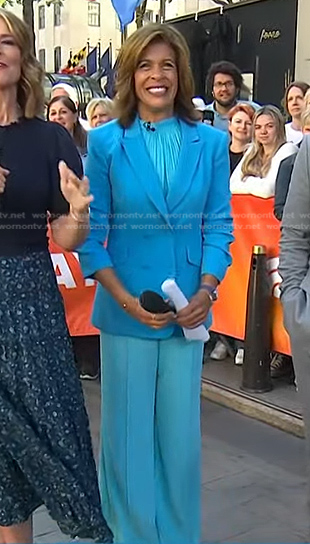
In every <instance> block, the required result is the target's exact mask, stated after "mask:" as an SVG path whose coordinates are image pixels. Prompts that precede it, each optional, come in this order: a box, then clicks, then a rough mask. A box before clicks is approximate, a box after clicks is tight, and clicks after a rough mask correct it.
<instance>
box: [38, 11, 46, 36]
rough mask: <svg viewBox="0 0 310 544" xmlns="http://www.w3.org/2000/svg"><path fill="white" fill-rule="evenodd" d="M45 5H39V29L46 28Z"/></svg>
mask: <svg viewBox="0 0 310 544" xmlns="http://www.w3.org/2000/svg"><path fill="white" fill-rule="evenodd" d="M45 23H46V21H45V6H39V7H38V27H39V30H43V29H44V28H45Z"/></svg>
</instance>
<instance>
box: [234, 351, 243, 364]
mask: <svg viewBox="0 0 310 544" xmlns="http://www.w3.org/2000/svg"><path fill="white" fill-rule="evenodd" d="M243 358H244V348H239V349H238V351H237V353H236V356H235V365H243Z"/></svg>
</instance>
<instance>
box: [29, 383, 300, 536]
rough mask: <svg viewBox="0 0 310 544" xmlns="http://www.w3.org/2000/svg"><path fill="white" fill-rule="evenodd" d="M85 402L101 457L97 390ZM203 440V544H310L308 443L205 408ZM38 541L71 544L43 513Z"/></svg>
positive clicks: (90, 388) (89, 386) (90, 387)
mask: <svg viewBox="0 0 310 544" xmlns="http://www.w3.org/2000/svg"><path fill="white" fill-rule="evenodd" d="M85 394H86V398H87V406H88V409H89V413H90V418H91V426H92V433H93V439H94V447H95V451H96V452H97V451H98V427H99V385H98V384H97V383H85ZM202 434H203V481H202V499H203V508H202V541H203V542H204V543H208V544H211V543H215V542H238V543H248V544H252V543H253V544H254V543H257V542H260V543H261V544H264V543H279V542H281V543H283V544H284V543H295V542H310V538H309V536H310V534H309V535H308V518H309V517H310V516H309V515H308V514H307V511H306V483H305V478H304V475H305V466H304V455H305V452H304V449H305V443H304V441H303V440H301V439H299V438H295V437H293V436H291V435H288V434H285V433H283V432H281V431H278V430H276V429H274V428H272V427H268V426H267V425H265V424H263V423H259V422H257V421H255V420H253V419H248V418H246V417H244V416H242V415H240V414H237V413H235V412H232V411H229V410H227V409H225V408H222V407H220V406H218V405H215V404H212V403H210V402H208V401H206V400H202ZM307 535H308V536H307ZM35 539H36V542H43V543H51V542H65V541H68V539H67V538H64V537H63V536H62V535H61V533H60V532H59V530H58V529H57V525H56V524H55V523H54V522H53V521H52V520H51V519H50V518H49V516H48V515H47V514H46V512H45V511H44V509H43V508H41V509H39V510H38V512H37V513H36V514H35Z"/></svg>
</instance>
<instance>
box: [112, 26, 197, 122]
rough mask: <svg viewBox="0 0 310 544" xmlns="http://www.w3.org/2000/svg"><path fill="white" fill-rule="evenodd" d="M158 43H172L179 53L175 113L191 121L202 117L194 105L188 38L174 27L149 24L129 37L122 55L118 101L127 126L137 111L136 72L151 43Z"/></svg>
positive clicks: (117, 85)
mask: <svg viewBox="0 0 310 544" xmlns="http://www.w3.org/2000/svg"><path fill="white" fill-rule="evenodd" d="M158 42H164V43H166V44H167V45H168V46H170V47H171V48H172V49H173V51H174V53H175V56H176V65H177V72H178V90H177V94H176V97H175V103H174V109H175V112H176V113H177V114H178V115H179V116H180V117H181V118H182V119H184V120H186V121H188V122H193V121H197V120H198V118H199V115H198V114H197V112H196V111H195V108H194V106H193V104H192V97H193V96H194V83H193V76H192V73H191V69H190V66H189V49H188V47H187V44H186V41H185V39H184V38H183V36H182V35H181V34H180V32H178V30H176V29H175V28H173V27H172V26H169V25H167V24H149V25H146V26H144V27H142V28H140V29H139V30H136V32H134V33H133V34H131V36H129V38H128V39H127V40H126V42H125V43H124V45H123V46H122V48H121V50H120V53H119V56H118V60H117V76H116V85H115V87H116V93H117V94H116V102H115V104H116V112H117V117H118V119H119V122H120V124H121V125H122V126H123V127H129V126H130V125H131V124H132V123H133V121H134V119H135V116H136V114H137V106H138V104H137V97H136V93H135V84H134V75H135V71H136V69H137V67H138V63H139V60H140V59H141V55H142V54H143V52H144V51H145V49H146V48H147V47H148V46H149V45H151V44H153V43H158Z"/></svg>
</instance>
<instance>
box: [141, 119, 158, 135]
mask: <svg viewBox="0 0 310 544" xmlns="http://www.w3.org/2000/svg"><path fill="white" fill-rule="evenodd" d="M143 126H144V128H145V129H146V130H147V131H148V132H155V130H156V128H155V127H153V126H152V123H151V121H147V122H145V123H143Z"/></svg>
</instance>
